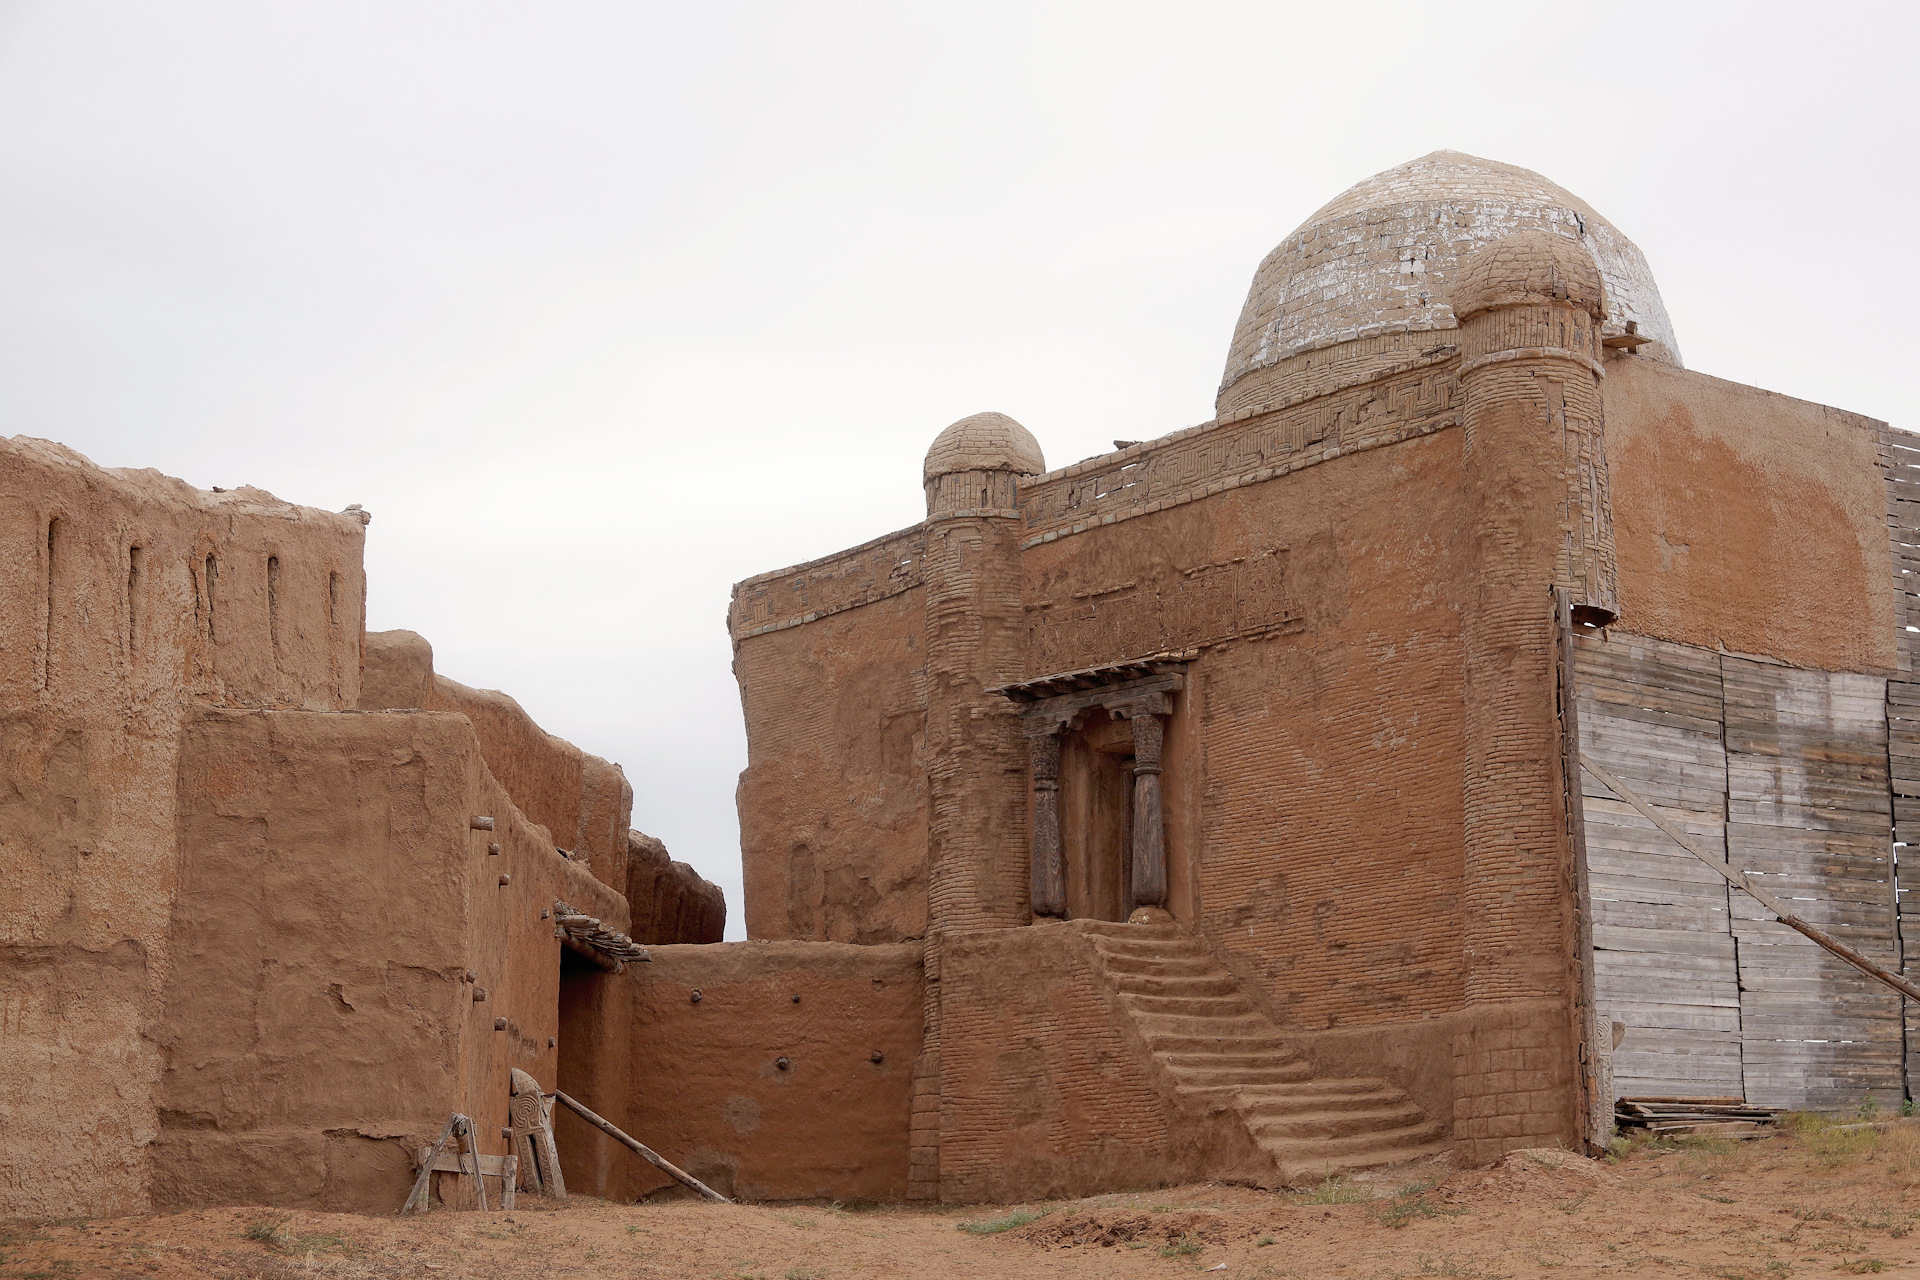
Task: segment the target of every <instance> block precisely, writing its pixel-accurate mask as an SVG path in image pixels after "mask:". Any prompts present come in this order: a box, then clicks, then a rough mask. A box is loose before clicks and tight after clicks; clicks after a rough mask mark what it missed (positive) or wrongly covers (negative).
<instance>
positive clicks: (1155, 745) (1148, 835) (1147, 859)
mask: <svg viewBox="0 0 1920 1280" xmlns="http://www.w3.org/2000/svg"><path fill="white" fill-rule="evenodd" d="M1129 723H1130V724H1131V725H1132V726H1133V905H1134V906H1136V907H1159V906H1164V905H1166V901H1167V839H1166V832H1165V830H1164V824H1163V823H1162V821H1161V817H1160V744H1161V739H1162V737H1163V735H1164V729H1165V725H1164V723H1163V722H1162V721H1161V719H1160V717H1159V716H1157V715H1155V714H1153V713H1152V712H1136V713H1135V714H1134V715H1133V717H1132V719H1131V720H1130V721H1129Z"/></svg>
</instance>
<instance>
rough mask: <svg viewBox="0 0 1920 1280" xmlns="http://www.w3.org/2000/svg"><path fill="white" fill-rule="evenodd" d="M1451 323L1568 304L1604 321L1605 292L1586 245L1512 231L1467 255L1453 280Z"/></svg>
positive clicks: (1553, 235)
mask: <svg viewBox="0 0 1920 1280" xmlns="http://www.w3.org/2000/svg"><path fill="white" fill-rule="evenodd" d="M1452 293H1453V297H1452V299H1451V301H1452V303H1453V314H1454V318H1455V319H1458V320H1465V319H1466V318H1467V317H1468V316H1472V315H1478V314H1479V313H1480V312H1482V311H1491V310H1493V309H1494V308H1495V307H1519V306H1529V305H1534V304H1538V303H1543V302H1565V303H1571V304H1572V305H1574V306H1577V307H1579V308H1580V309H1581V310H1583V311H1585V312H1586V313H1587V314H1588V315H1590V316H1592V317H1593V318H1594V319H1595V320H1605V319H1606V318H1607V290H1606V286H1605V285H1604V284H1602V283H1601V282H1600V268H1599V267H1598V266H1597V265H1596V264H1595V263H1594V261H1593V255H1592V254H1590V253H1588V252H1587V250H1586V246H1584V245H1582V244H1581V243H1580V242H1579V241H1578V240H1575V239H1573V238H1572V237H1571V236H1564V235H1560V234H1559V233H1557V232H1553V231H1516V232H1514V233H1513V234H1512V235H1510V236H1508V237H1506V238H1505V239H1504V240H1496V241H1494V242H1493V243H1492V244H1489V245H1482V246H1481V247H1480V248H1478V249H1476V250H1474V251H1473V252H1472V253H1471V254H1468V255H1467V257H1466V258H1465V259H1463V260H1462V261H1461V263H1460V266H1459V267H1458V268H1457V269H1456V270H1455V272H1454V277H1453V290H1452Z"/></svg>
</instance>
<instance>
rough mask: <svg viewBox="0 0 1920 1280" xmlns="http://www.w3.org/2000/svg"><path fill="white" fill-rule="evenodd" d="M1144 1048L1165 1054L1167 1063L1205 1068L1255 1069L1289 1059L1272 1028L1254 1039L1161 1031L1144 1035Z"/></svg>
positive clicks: (1287, 1050) (1288, 1051)
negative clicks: (1235, 1067)
mask: <svg viewBox="0 0 1920 1280" xmlns="http://www.w3.org/2000/svg"><path fill="white" fill-rule="evenodd" d="M1147 1045H1148V1047H1149V1048H1151V1049H1152V1050H1153V1051H1154V1052H1155V1053H1164V1054H1166V1055H1167V1059H1168V1061H1169V1062H1170V1063H1178V1064H1180V1065H1186V1064H1188V1063H1192V1064H1194V1065H1197V1066H1204V1065H1206V1064H1208V1063H1213V1064H1216V1065H1219V1066H1223V1067H1224V1066H1229V1065H1231V1066H1258V1065H1260V1064H1261V1063H1263V1062H1269V1061H1271V1060H1273V1059H1274V1058H1291V1057H1293V1056H1294V1055H1293V1050H1292V1049H1290V1048H1288V1046H1287V1041H1286V1038H1285V1037H1284V1036H1280V1035H1276V1034H1275V1033H1274V1031H1273V1029H1272V1028H1271V1027H1267V1028H1262V1030H1261V1031H1260V1032H1259V1033H1257V1034H1253V1035H1217V1034H1214V1035H1210V1034H1206V1033H1197V1034H1196V1033H1187V1032H1179V1031H1163V1032H1155V1033H1149V1034H1147Z"/></svg>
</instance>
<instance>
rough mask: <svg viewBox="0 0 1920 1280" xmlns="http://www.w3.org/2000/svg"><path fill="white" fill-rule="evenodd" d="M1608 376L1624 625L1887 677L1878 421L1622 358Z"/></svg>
mask: <svg viewBox="0 0 1920 1280" xmlns="http://www.w3.org/2000/svg"><path fill="white" fill-rule="evenodd" d="M1606 369H1607V377H1606V380H1605V381H1604V382H1603V383H1602V384H1601V388H1602V394H1603V396H1604V399H1605V404H1606V415H1607V461H1608V469H1609V471H1610V473H1611V476H1612V489H1613V521H1614V539H1615V545H1616V548H1617V552H1618V556H1619V565H1620V601H1621V615H1620V625H1621V626H1622V627H1623V628H1624V629H1626V630H1629V631H1632V632H1634V633H1635V634H1637V635H1647V636H1653V637H1655V638H1658V639H1661V640H1671V641H1674V642H1676V643H1679V644H1690V645H1698V646H1700V647H1703V648H1708V649H1716V648H1724V649H1728V650H1731V651H1733V652H1736V653H1751V654H1763V655H1765V656H1767V657H1771V658H1778V659H1780V660H1781V661H1783V662H1789V663H1795V664H1798V665H1802V666H1809V667H1818V668H1822V669H1825V670H1829V671H1886V670H1891V669H1892V668H1893V667H1894V666H1895V657H1896V655H1895V648H1894V637H1895V632H1896V627H1895V620H1894V615H1893V609H1894V599H1893V594H1892V592H1891V590H1890V588H1889V586H1888V572H1889V571H1888V553H1889V548H1888V539H1887V514H1886V513H1887V495H1886V488H1885V482H1884V478H1883V473H1882V470H1881V462H1880V456H1879V452H1878V442H1879V435H1880V432H1882V431H1883V430H1884V429H1885V427H1884V424H1882V423H1879V422H1876V421H1874V420H1873V419H1871V418H1866V417H1863V416H1861V415H1860V414H1856V413H1848V412H1846V411H1844V410H1840V409H1833V408H1829V407H1828V406H1826V405H1820V404H1813V403H1810V402H1808V401H1805V400H1795V399H1793V398H1792V397H1790V396H1783V395H1777V394H1775V393H1773V392H1770V391H1762V390H1761V389H1759V388H1758V387H1748V386H1742V385H1740V384H1738V383H1733V382H1725V381H1722V380H1721V379H1719V378H1710V377H1707V376H1706V375H1704V374H1699V373H1692V372H1689V371H1686V370H1683V369H1676V368H1674V367H1672V366H1671V365H1666V364H1658V363H1654V362H1652V361H1646V360H1640V359H1636V358H1634V357H1631V356H1624V357H1620V356H1616V357H1614V358H1612V359H1609V360H1608V361H1607V365H1606Z"/></svg>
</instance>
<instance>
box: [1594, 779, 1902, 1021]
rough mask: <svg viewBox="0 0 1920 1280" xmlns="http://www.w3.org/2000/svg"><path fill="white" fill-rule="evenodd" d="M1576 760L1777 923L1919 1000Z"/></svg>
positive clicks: (1622, 786) (1616, 783) (1624, 789)
mask: <svg viewBox="0 0 1920 1280" xmlns="http://www.w3.org/2000/svg"><path fill="white" fill-rule="evenodd" d="M1580 763H1581V764H1582V765H1583V766H1584V767H1585V768H1586V771H1587V772H1588V773H1590V774H1592V775H1593V776H1594V777H1596V778H1598V779H1600V781H1601V782H1602V783H1604V784H1605V785H1606V788H1607V790H1609V791H1611V792H1613V794H1615V795H1617V796H1619V797H1620V798H1621V799H1622V800H1625V801H1626V802H1627V803H1628V804H1630V805H1632V806H1633V807H1634V808H1635V809H1637V810H1639V811H1640V816H1641V817H1643V818H1645V819H1646V820H1647V821H1648V822H1651V823H1652V824H1653V825H1654V826H1656V827H1658V828H1660V830H1662V831H1664V832H1666V833H1667V837H1668V838H1669V839H1671V840H1672V841H1673V842H1674V843H1675V844H1677V845H1679V846H1680V847H1681V848H1682V849H1685V850H1686V851H1687V852H1688V853H1690V854H1692V855H1693V856H1694V857H1696V858H1698V859H1700V861H1702V862H1704V863H1706V864H1707V865H1708V866H1710V867H1712V868H1713V869H1714V870H1715V871H1718V872H1719V873H1720V874H1721V875H1722V876H1724V877H1726V880H1727V883H1728V884H1731V885H1732V886H1733V887H1734V888H1736V889H1741V890H1744V891H1745V892H1747V893H1748V894H1751V895H1752V897H1753V900H1754V901H1755V902H1758V903H1759V904H1760V905H1761V906H1763V907H1765V908H1766V909H1767V910H1769V911H1771V912H1773V914H1774V915H1775V916H1776V917H1778V918H1779V921H1780V923H1781V924H1783V925H1785V926H1787V928H1789V929H1792V930H1793V931H1794V932H1795V933H1799V934H1802V935H1804V936H1805V937H1806V938H1807V940H1808V941H1810V942H1812V943H1813V944H1814V945H1815V946H1819V947H1823V948H1825V949H1826V950H1828V951H1830V952H1832V953H1833V954H1834V955H1836V956H1838V957H1839V958H1840V959H1842V960H1844V961H1846V962H1847V963H1848V964H1850V965H1852V966H1853V967H1854V968H1856V969H1858V970H1859V971H1860V972H1862V973H1864V974H1866V975H1867V976H1868V977H1869V978H1872V979H1874V980H1875V981H1878V982H1884V983H1886V984H1887V985H1888V986H1890V987H1892V988H1893V989H1894V990H1895V991H1898V992H1899V993H1900V994H1901V995H1903V996H1905V997H1907V999H1909V1000H1920V986H1915V985H1914V984H1913V983H1911V982H1908V981H1907V980H1906V979H1905V978H1903V977H1901V976H1900V975H1899V974H1897V973H1894V972H1892V971H1890V970H1888V969H1883V968H1881V967H1880V966H1879V965H1877V964H1875V963H1874V962H1873V961H1871V960H1869V959H1867V958H1866V957H1865V956H1863V955H1861V954H1860V953H1859V952H1858V951H1855V950H1854V949H1853V948H1852V947H1850V946H1848V945H1847V944H1846V943H1844V942H1842V941H1840V940H1839V939H1838V938H1835V937H1832V936H1831V935H1829V934H1826V933H1822V932H1821V931H1820V930H1818V929H1816V928H1814V927H1813V926H1812V925H1810V924H1808V923H1807V922H1806V921H1805V920H1802V919H1801V918H1800V917H1799V916H1797V915H1795V914H1794V913H1793V912H1791V911H1789V910H1787V908H1786V906H1785V905H1784V904H1783V903H1781V901H1780V900H1779V899H1778V898H1775V897H1774V896H1773V895H1772V894H1770V893H1768V892H1767V891H1766V890H1765V889H1762V888H1759V887H1758V886H1757V885H1755V884H1754V883H1753V881H1752V880H1750V879H1748V877H1747V873H1746V872H1744V871H1742V870H1740V869H1739V868H1738V867H1736V866H1734V865H1733V864H1732V863H1729V862H1727V861H1726V860H1725V859H1722V858H1716V857H1714V856H1713V855H1712V854H1710V853H1708V852H1707V851H1706V850H1704V849H1702V848H1701V847H1700V846H1699V845H1696V844H1695V843H1694V842H1693V841H1692V840H1691V839H1690V838H1688V836H1687V833H1686V832H1684V831H1682V830H1680V828H1679V827H1677V826H1675V825H1674V824H1673V823H1671V822H1669V821H1667V819H1665V818H1664V817H1662V816H1661V815H1660V814H1658V813H1656V812H1654V809H1653V806H1652V805H1650V804H1648V803H1647V802H1646V801H1645V800H1642V799H1641V798H1640V797H1639V796H1637V795H1635V794H1634V793H1633V791H1632V790H1630V789H1629V788H1628V787H1627V784H1626V783H1624V782H1622V781H1620V779H1618V778H1616V777H1614V776H1613V775H1612V774H1611V773H1608V772H1607V771H1606V770H1605V769H1603V768H1601V767H1600V766H1599V765H1598V764H1596V763H1594V761H1593V758H1592V757H1590V756H1587V755H1585V754H1582V755H1581V757H1580Z"/></svg>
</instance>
